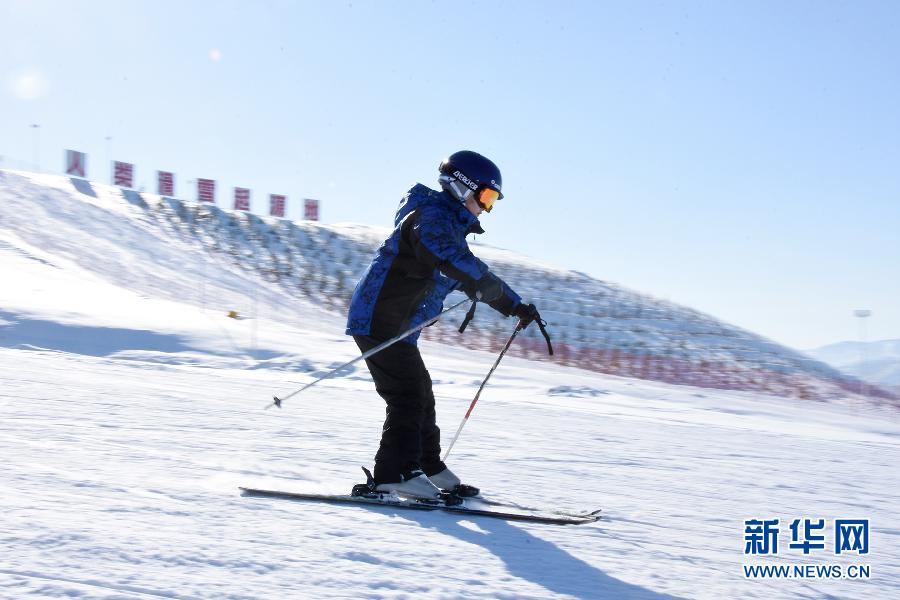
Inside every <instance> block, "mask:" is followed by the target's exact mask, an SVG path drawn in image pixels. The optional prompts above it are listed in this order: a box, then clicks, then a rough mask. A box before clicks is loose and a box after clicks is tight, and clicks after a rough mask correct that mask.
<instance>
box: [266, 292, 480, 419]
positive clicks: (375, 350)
mask: <svg viewBox="0 0 900 600" xmlns="http://www.w3.org/2000/svg"><path fill="white" fill-rule="evenodd" d="M468 301H469V299H468V298H465V299H464V300H460V301H459V302H457V303H456V304H454V305H453V306H451V307H450V308H447V309H445V310H444V311H442V312H441V313H440V314H439V315H436V316H434V317H432V318H430V319H428V320H427V321H425V322H424V323H421V324H419V325H416V326H415V327H413V328H412V329H409V330H407V331H404V332H403V333H401V334H400V335H397V336H395V337H392V338H391V339H389V340H388V341H386V342H383V343H381V344H379V345H377V346H375V347H374V348H372V349H371V350H369V351H368V352H366V353H364V354H361V355H359V356H357V357H356V358H354V359H353V360H351V361H349V362H346V363H344V364H342V365H341V366H339V367H337V368H336V369H334V370H332V371H330V372H328V373H326V374H325V375H322V376H321V377H319V378H318V379H316V380H314V381H311V382H309V383H307V384H306V385H304V386H303V387H302V388H300V389H299V390H296V391H294V392H291V393H290V394H288V395H287V396H284V397H283V398H279V397H278V396H274V399H273V400H272V404H268V405H266V408H265V410H269V409H270V408H272V407H273V406H277V407H278V408H281V403H282V402H284V401H285V400H288V399H290V398H293V397H294V396H296V395H297V394H299V393H300V392H302V391H303V390H305V389H309V388H311V387H312V386H314V385H316V384H317V383H319V382H320V381H324V380H325V379H330V378H331V377H334V376H335V375H337V374H338V372H339V371H340V370H341V369H345V368H347V367H349V366H350V365H352V364H353V363H355V362H359V361H361V360H363V359H366V358H369V357H370V356H372V355H373V354H377V353H379V352H381V351H382V350H384V349H385V348H387V347H388V346H392V345H394V344H396V343H397V342H399V341H400V340H402V339H404V338H406V337H408V336H410V335H412V334H414V333H415V332H417V331H419V330H420V329H425V328H426V327H428V326H429V325H431V324H432V323H434V322H435V321H437V320H438V319H440V318H441V317H442V316H444V315H445V314H447V313H448V312H450V311H451V310H453V309H455V308H458V307H460V306H462V305H463V304H465V303H466V302H468Z"/></svg>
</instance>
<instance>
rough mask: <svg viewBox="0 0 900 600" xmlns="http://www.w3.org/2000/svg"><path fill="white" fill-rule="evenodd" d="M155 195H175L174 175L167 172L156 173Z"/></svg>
mask: <svg viewBox="0 0 900 600" xmlns="http://www.w3.org/2000/svg"><path fill="white" fill-rule="evenodd" d="M156 193H157V194H159V195H160V196H174V195H175V174H174V173H169V172H168V171H157V172H156Z"/></svg>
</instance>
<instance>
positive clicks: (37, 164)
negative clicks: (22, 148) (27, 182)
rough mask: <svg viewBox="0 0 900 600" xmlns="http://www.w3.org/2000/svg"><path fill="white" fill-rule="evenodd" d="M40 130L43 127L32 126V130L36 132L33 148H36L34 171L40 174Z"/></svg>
mask: <svg viewBox="0 0 900 600" xmlns="http://www.w3.org/2000/svg"><path fill="white" fill-rule="evenodd" d="M40 128H41V126H40V124H38V123H32V124H31V129H32V130H33V132H34V135H33V136H32V137H33V142H34V146H33V148H34V169H35V170H36V171H38V172H40V170H41V154H40V152H39V151H38V150H39V148H38V142H39V139H38V130H39V129H40Z"/></svg>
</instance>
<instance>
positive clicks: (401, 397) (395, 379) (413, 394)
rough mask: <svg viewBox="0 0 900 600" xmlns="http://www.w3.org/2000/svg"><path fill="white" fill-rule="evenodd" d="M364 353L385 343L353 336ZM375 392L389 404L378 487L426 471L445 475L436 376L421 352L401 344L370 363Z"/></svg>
mask: <svg viewBox="0 0 900 600" xmlns="http://www.w3.org/2000/svg"><path fill="white" fill-rule="evenodd" d="M353 339H354V340H355V341H356V345H357V346H359V349H360V350H362V351H363V352H367V351H369V350H371V349H372V348H374V347H376V346H378V345H379V344H381V343H382V342H383V341H384V340H379V339H377V338H373V337H369V336H357V335H355V336H353ZM366 365H368V367H369V372H370V373H371V374H372V379H373V380H374V381H375V389H376V390H377V391H378V394H379V395H380V396H381V397H382V398H384V401H385V402H386V403H387V408H386V410H385V415H386V417H385V420H384V428H383V429H382V431H381V445H380V446H379V447H378V453H377V454H376V455H375V474H374V475H375V482H376V483H393V482H397V481H400V475H401V474H406V473H408V472H410V471H412V470H415V469H419V468H421V469H422V470H423V471H425V474H426V475H434V474H436V473H440V472H441V471H443V470H444V469H445V468H446V466H445V465H444V463H443V462H441V430H440V429H438V426H437V423H436V422H435V412H434V393H433V392H432V390H431V376H430V375H429V374H428V369H426V368H425V363H424V362H423V361H422V355H421V354H420V353H419V348H418V347H416V346H414V345H413V344H407V343H406V342H397V343H395V344H394V345H393V346H389V347H387V348H385V349H384V350H382V351H381V352H378V353H376V354H375V355H373V356H371V357H370V358H367V359H366Z"/></svg>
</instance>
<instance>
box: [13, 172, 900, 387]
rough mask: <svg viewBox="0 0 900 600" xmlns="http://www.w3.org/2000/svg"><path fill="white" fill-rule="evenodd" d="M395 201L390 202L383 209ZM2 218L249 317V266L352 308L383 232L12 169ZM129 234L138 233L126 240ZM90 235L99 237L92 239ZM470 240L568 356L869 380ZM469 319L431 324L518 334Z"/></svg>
mask: <svg viewBox="0 0 900 600" xmlns="http://www.w3.org/2000/svg"><path fill="white" fill-rule="evenodd" d="M34 199H39V202H34V201H33V200H34ZM391 204H392V203H391V202H390V201H388V202H387V203H386V206H385V210H386V214H390V211H391V209H392V206H391ZM0 220H2V221H4V222H6V223H7V226H8V227H10V228H11V229H13V230H16V231H18V232H19V234H20V238H21V239H22V241H24V242H27V243H30V244H33V245H35V244H39V245H41V246H42V247H47V248H50V249H52V250H53V251H54V252H55V253H56V254H57V255H62V256H67V257H69V258H70V259H71V260H72V261H73V262H75V263H76V264H78V265H79V266H80V267H82V268H83V269H85V270H87V271H90V272H92V273H94V274H96V275H99V276H101V277H104V276H108V274H109V273H110V272H112V273H116V272H121V274H120V275H119V277H122V278H125V279H127V284H128V286H129V287H130V289H133V290H135V291H140V292H142V293H150V294H153V295H160V294H162V295H164V296H166V297H168V298H171V299H179V300H184V299H185V298H184V297H177V296H175V295H173V294H172V293H171V292H169V291H168V290H169V289H170V288H171V282H172V281H173V280H177V281H178V282H179V283H180V284H181V285H180V286H179V288H178V289H184V290H186V291H187V294H188V296H187V298H190V299H191V301H192V302H193V303H195V304H199V305H201V306H212V305H214V306H216V307H219V308H221V307H224V306H229V309H231V310H234V309H236V308H239V309H240V312H241V313H242V314H247V313H250V312H253V310H255V307H256V302H255V297H254V299H253V300H252V301H251V299H250V295H251V294H250V292H251V290H250V289H249V288H247V283H248V278H249V279H250V280H253V279H254V278H253V277H251V275H255V276H256V279H257V280H258V279H259V278H262V279H263V280H264V281H266V282H267V285H266V286H265V289H266V290H267V291H269V292H276V293H279V294H281V295H284V296H288V297H293V298H299V299H312V300H313V302H314V303H315V304H317V305H319V306H323V307H324V308H326V309H327V310H329V311H330V312H332V313H333V314H340V315H343V314H346V309H347V303H348V301H349V298H350V294H351V291H352V289H353V286H354V285H355V283H356V281H358V279H359V277H360V275H361V273H362V272H363V270H364V269H365V268H366V266H367V265H368V263H369V261H370V260H371V257H372V254H373V252H374V249H375V248H376V247H377V246H378V244H380V242H381V240H383V239H384V238H385V237H386V235H387V231H386V230H384V229H381V228H373V227H367V226H362V225H321V224H318V223H310V222H297V223H295V222H292V221H288V220H284V219H276V218H271V217H259V216H256V215H253V214H249V213H244V212H239V211H230V210H223V209H221V208H219V207H217V206H215V205H212V204H209V203H198V202H192V201H183V200H177V199H173V198H162V197H159V196H153V195H149V194H143V195H141V194H138V193H136V192H133V191H127V190H126V191H123V190H120V189H118V188H114V187H111V186H107V185H102V184H97V183H91V182H87V181H84V180H80V179H68V178H65V177H60V176H52V175H33V174H28V173H9V172H7V173H6V175H5V176H4V185H3V187H2V191H0ZM34 223H40V224H41V225H40V226H39V227H35V226H34ZM132 235H134V236H136V237H137V239H138V240H139V241H138V243H136V244H131V243H130V242H129V243H128V244H125V243H123V242H126V241H128V240H130V238H131V236H132ZM91 239H99V240H100V241H99V242H98V243H97V244H96V246H92V245H91V244H90V243H89V242H90V240H91ZM473 245H474V246H475V249H476V252H477V253H478V255H479V256H481V257H483V258H484V259H485V260H487V262H488V263H489V264H490V265H492V268H493V269H494V270H495V271H496V272H498V273H499V274H501V275H502V276H503V278H504V279H506V280H507V281H508V282H509V283H510V284H511V285H512V286H513V288H514V289H516V290H517V291H518V292H519V293H520V294H522V296H523V297H524V298H526V299H527V300H528V301H532V302H535V303H536V304H537V305H538V306H539V308H540V310H541V314H542V315H543V316H544V317H545V318H546V319H547V320H548V322H549V323H550V324H551V329H552V333H553V338H554V345H555V348H556V350H557V352H556V355H555V356H554V357H553V362H556V363H558V364H567V365H570V366H579V367H582V368H587V369H590V370H594V371H599V372H604V373H609V374H613V375H622V376H628V377H640V378H642V379H651V380H657V381H666V382H671V383H685V384H688V385H697V386H702V387H714V388H721V389H742V390H756V391H762V392H765V393H774V394H780V395H785V396H796V397H802V398H807V399H817V400H836V399H840V398H842V397H844V396H845V395H846V394H847V393H848V392H851V393H855V392H858V391H859V389H860V387H859V385H858V382H856V381H855V380H853V379H852V378H850V377H848V376H846V375H844V374H842V373H841V372H839V371H838V370H836V369H834V368H832V367H829V366H828V365H826V364H824V363H822V362H818V361H816V360H814V359H812V358H810V357H809V356H806V355H804V354H801V353H799V352H796V351H794V350H791V349H789V348H785V347H783V346H780V345H778V344H775V343H774V342H772V341H770V340H766V339H764V338H762V337H760V336H758V335H755V334H753V333H751V332H748V331H745V330H742V329H740V328H737V327H734V326H731V325H728V324H727V323H723V322H721V321H718V320H717V319H715V318H713V317H711V316H709V315H704V314H702V313H699V312H697V311H695V310H692V309H690V308H687V307H684V306H679V305H676V304H673V303H670V302H666V301H662V300H658V299H655V298H652V297H650V296H648V295H646V294H639V293H636V292H634V291H631V290H628V289H626V288H623V287H621V286H618V285H615V284H612V283H609V282H604V281H599V280H596V279H593V278H591V277H588V276H587V275H584V274H582V273H578V272H574V271H567V270H565V269H561V268H558V267H553V266H550V265H544V264H541V263H539V262H537V261H535V260H533V259H529V258H525V257H522V256H519V255H517V254H515V253H512V252H509V251H506V250H502V249H499V248H494V247H491V246H487V245H484V244H481V243H479V242H478V241H477V240H476V241H474V242H473ZM188 252H190V253H200V254H205V256H202V257H198V260H197V261H195V262H191V263H188V264H186V265H184V267H183V268H182V266H181V265H180V262H179V261H180V260H181V258H182V256H183V255H184V254H185V253H188ZM150 259H152V260H150ZM143 265H150V266H151V268H145V267H144V266H143ZM123 266H124V267H126V268H125V269H122V267H123ZM223 267H224V268H223ZM211 269H220V270H221V271H222V273H223V277H224V278H225V279H223V280H222V281H221V282H217V281H213V280H208V279H209V278H208V277H207V272H208V271H210V270H211ZM122 271H124V272H122ZM253 293H254V294H255V293H256V292H253ZM453 297H457V299H462V298H463V295H462V294H461V293H456V294H454V296H452V297H451V303H452V302H453V300H452V298H453ZM238 305H239V306H238ZM278 318H279V319H280V318H282V316H281V315H279V317H278ZM461 318H462V317H461V315H459V316H457V317H455V318H452V319H448V320H447V321H446V322H445V323H439V324H438V325H437V326H435V327H432V328H429V329H428V330H426V332H425V334H424V335H425V337H427V338H429V339H432V340H437V341H443V342H445V343H453V344H460V343H461V344H465V345H466V346H467V347H470V348H476V349H491V348H494V347H496V346H498V344H502V343H503V341H504V340H505V339H506V338H507V337H508V336H509V333H510V331H509V330H510V323H508V322H507V321H506V320H505V319H503V318H501V317H500V316H499V315H497V314H496V313H494V312H493V311H490V310H482V311H479V313H478V315H477V318H476V320H475V321H474V322H473V323H472V325H471V326H470V329H469V332H468V334H467V335H465V336H460V335H458V333H457V332H456V327H457V324H458V323H459V321H460V320H461ZM512 354H513V355H517V356H524V357H528V358H533V359H541V360H546V359H547V353H546V347H545V345H544V342H543V340H542V339H541V338H540V336H539V334H538V332H537V330H536V329H533V328H530V329H529V330H527V331H525V332H524V335H522V336H520V339H519V341H518V343H517V344H516V345H515V347H514V348H513V349H512ZM867 389H868V391H867V394H868V395H869V396H870V397H872V398H873V399H874V400H876V401H882V400H887V401H890V400H897V398H891V395H890V394H886V393H884V391H883V390H881V389H879V388H876V387H873V386H870V387H869V388H867Z"/></svg>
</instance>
